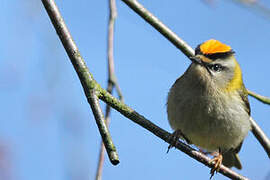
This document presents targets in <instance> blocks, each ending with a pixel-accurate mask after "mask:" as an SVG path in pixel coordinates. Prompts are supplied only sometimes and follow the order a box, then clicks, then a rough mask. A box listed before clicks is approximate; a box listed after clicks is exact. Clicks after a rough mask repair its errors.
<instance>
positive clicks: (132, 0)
mask: <svg viewBox="0 0 270 180" xmlns="http://www.w3.org/2000/svg"><path fill="white" fill-rule="evenodd" d="M122 1H123V2H124V3H126V4H127V5H128V6H129V7H130V8H131V9H132V10H134V11H135V12H136V13H137V14H139V15H140V16H141V17H142V18H143V19H144V20H145V21H146V22H148V23H149V24H151V25H152V26H153V27H154V28H155V29H156V30H158V31H159V32H160V33H161V34H163V35H164V36H165V37H166V38H167V39H168V40H169V41H170V42H171V43H173V44H174V45H175V46H176V47H177V48H178V49H180V50H181V51H182V52H183V53H184V54H185V55H186V56H187V57H188V58H190V57H191V56H193V55H194V50H193V49H192V48H191V47H190V46H189V45H188V44H187V43H186V42H185V41H183V40H182V39H181V38H179V37H178V36H177V35H176V34H175V33H174V32H172V31H171V30H170V29H169V28H168V27H167V26H165V25H164V24H163V23H162V22H161V21H160V20H159V19H158V18H157V17H155V16H154V15H153V14H151V13H150V12H149V11H148V10H147V9H146V8H144V7H143V6H142V5H141V4H140V3H139V2H138V1H137V0H122ZM249 93H250V92H249ZM257 99H258V100H260V101H261V98H260V99H259V98H257ZM251 124H252V133H253V134H254V135H255V137H256V138H257V140H258V141H259V142H260V143H269V142H270V141H269V138H268V137H267V136H266V135H265V136H261V135H262V134H261V133H259V132H260V131H261V132H262V130H261V129H258V127H259V126H254V123H251ZM262 146H263V148H264V150H265V151H266V152H269V151H270V149H265V148H269V147H270V144H262Z"/></svg>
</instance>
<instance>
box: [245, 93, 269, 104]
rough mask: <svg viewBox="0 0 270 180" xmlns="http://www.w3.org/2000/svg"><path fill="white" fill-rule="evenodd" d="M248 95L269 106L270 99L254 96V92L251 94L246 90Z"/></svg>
mask: <svg viewBox="0 0 270 180" xmlns="http://www.w3.org/2000/svg"><path fill="white" fill-rule="evenodd" d="M248 94H249V95H250V96H252V97H254V98H256V99H257V100H259V101H261V102H262V103H264V104H270V98H268V97H265V96H261V95H259V94H256V93H255V92H252V91H250V90H248Z"/></svg>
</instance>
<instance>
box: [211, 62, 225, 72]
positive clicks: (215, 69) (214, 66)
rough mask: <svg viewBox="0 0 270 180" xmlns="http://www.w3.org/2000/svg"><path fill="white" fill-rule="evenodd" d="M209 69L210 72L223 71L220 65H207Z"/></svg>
mask: <svg viewBox="0 0 270 180" xmlns="http://www.w3.org/2000/svg"><path fill="white" fill-rule="evenodd" d="M209 68H210V69H211V70H212V71H216V72H220V71H222V70H223V66H221V65H220V64H211V65H209Z"/></svg>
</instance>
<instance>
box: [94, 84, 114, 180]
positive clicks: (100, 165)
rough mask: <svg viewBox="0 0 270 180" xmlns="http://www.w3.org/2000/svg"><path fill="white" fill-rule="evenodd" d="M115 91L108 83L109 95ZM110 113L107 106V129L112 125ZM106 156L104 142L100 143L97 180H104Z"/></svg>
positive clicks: (109, 108)
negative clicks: (103, 172)
mask: <svg viewBox="0 0 270 180" xmlns="http://www.w3.org/2000/svg"><path fill="white" fill-rule="evenodd" d="M112 90H113V83H112V82H108V87H107V91H108V93H110V94H111V93H112ZM110 112H111V107H110V106H109V105H108V104H106V110H105V121H106V125H107V127H109V123H110ZM104 154H105V147H104V144H103V142H101V143H100V151H99V158H98V166H97V172H96V180H101V179H102V171H103V164H104Z"/></svg>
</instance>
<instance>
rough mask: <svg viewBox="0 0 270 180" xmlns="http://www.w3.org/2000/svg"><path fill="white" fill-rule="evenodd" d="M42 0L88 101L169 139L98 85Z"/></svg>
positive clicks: (205, 160) (234, 176)
mask: <svg viewBox="0 0 270 180" xmlns="http://www.w3.org/2000/svg"><path fill="white" fill-rule="evenodd" d="M42 2H43V4H44V6H45V8H46V10H47V12H48V14H49V16H50V18H51V21H52V23H53V24H54V27H55V29H56V32H57V34H58V36H59V37H60V39H61V41H62V44H63V46H64V47H65V50H66V51H67V54H68V55H69V58H70V60H71V62H72V64H73V67H74V68H75V70H76V72H77V74H78V76H79V78H80V81H81V83H82V85H83V87H84V90H85V94H86V96H87V99H89V100H88V101H90V103H92V102H96V103H97V102H98V101H97V99H96V96H98V97H99V98H100V99H101V100H103V101H104V102H106V103H107V104H109V105H110V106H111V107H113V108H114V109H116V110H117V111H119V112H120V113H121V114H123V115H124V116H125V117H127V118H129V119H130V120H132V121H133V122H135V123H137V124H139V125H140V126H142V127H144V128H145V129H147V130H149V131H150V132H152V133H153V134H155V135H156V136H158V137H160V138H161V139H163V140H164V141H166V142H170V137H171V134H170V133H168V132H167V131H165V130H163V129H161V128H159V127H158V126H156V125H155V124H154V123H152V122H151V121H149V120H147V119H146V118H144V117H143V116H142V115H140V114H139V113H137V112H136V111H134V110H133V109H131V108H130V107H128V106H127V105H125V104H124V103H123V102H121V101H120V100H118V99H116V98H115V97H113V96H112V95H111V94H110V93H108V92H107V91H106V90H105V89H102V88H101V87H100V85H99V84H98V83H97V82H96V81H95V80H94V79H93V76H92V74H91V73H90V72H89V69H88V68H87V67H86V65H85V62H84V60H83V58H82V57H81V55H80V54H79V51H78V48H77V46H76V45H75V43H74V41H73V40H72V38H71V35H70V33H69V31H68V30H67V27H66V26H65V24H64V21H63V18H62V17H61V15H60V12H59V10H58V8H57V7H56V5H55V3H54V1H53V0H42ZM98 106H99V105H98V104H97V107H96V109H97V111H101V110H100V108H98ZM91 107H92V106H91ZM94 109H95V108H94ZM98 109H99V110H98ZM105 127H106V126H105ZM104 142H105V141H104ZM176 148H177V149H179V150H181V151H183V152H184V153H186V154H187V155H189V156H190V157H192V158H194V159H196V160H197V161H199V162H201V163H203V164H205V165H206V166H208V167H213V166H214V164H210V158H209V157H207V156H206V155H204V154H202V153H200V152H198V151H196V150H195V149H193V148H191V147H189V146H187V145H185V144H184V143H182V142H180V141H178V142H177V143H176ZM219 172H220V173H221V174H223V175H225V176H227V177H229V178H232V179H242V180H243V179H244V180H247V178H245V177H243V176H241V175H239V174H237V173H236V172H234V171H232V170H231V169H229V168H227V167H225V166H223V165H221V167H220V170H219Z"/></svg>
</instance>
